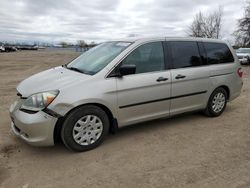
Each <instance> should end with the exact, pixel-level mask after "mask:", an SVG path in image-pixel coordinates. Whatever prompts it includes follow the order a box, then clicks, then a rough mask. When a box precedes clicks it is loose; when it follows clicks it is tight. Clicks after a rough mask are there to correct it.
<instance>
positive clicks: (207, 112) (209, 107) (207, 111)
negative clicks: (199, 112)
mask: <svg viewBox="0 0 250 188" xmlns="http://www.w3.org/2000/svg"><path fill="white" fill-rule="evenodd" d="M218 93H221V94H223V95H224V97H225V103H224V106H223V108H222V109H221V110H220V111H217V112H216V111H215V110H214V109H213V100H214V97H215V96H216V95H217V94H218ZM227 95H228V94H227V92H226V90H225V89H224V88H222V87H219V88H217V89H215V90H214V91H213V93H212V94H211V95H210V97H209V100H208V103H207V107H206V109H205V110H204V113H205V115H207V116H209V117H217V116H220V115H221V114H222V113H223V111H224V110H225V108H226V105H227V99H228V96H227Z"/></svg>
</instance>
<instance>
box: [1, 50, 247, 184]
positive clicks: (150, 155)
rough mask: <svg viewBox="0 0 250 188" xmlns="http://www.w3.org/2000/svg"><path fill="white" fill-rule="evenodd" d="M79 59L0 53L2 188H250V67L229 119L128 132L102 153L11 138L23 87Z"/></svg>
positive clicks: (173, 122) (155, 124) (174, 122)
mask: <svg viewBox="0 0 250 188" xmlns="http://www.w3.org/2000/svg"><path fill="white" fill-rule="evenodd" d="M78 55H79V53H74V52H48V51H27V52H16V53H0V94H1V98H0V187H6V188H11V187H90V186H91V187H197V188H200V187H239V188H243V187H246V188H248V187H250V99H249V96H250V66H248V67H247V66H246V67H244V71H245V75H244V87H243V90H242V93H241V96H240V97H239V98H237V99H236V100H234V101H233V102H231V103H229V104H228V106H227V109H226V110H225V112H224V114H223V115H222V116H220V117H218V118H208V117H205V116H203V115H201V114H200V113H193V114H189V115H183V116H179V117H174V118H171V119H161V120H156V121H151V122H146V123H143V124H138V125H133V126H129V127H126V128H122V129H120V130H119V132H118V133H117V134H115V135H109V136H108V138H107V139H106V140H105V142H104V143H103V144H102V145H101V146H100V147H98V148H97V149H95V150H92V151H89V152H85V153H73V152H70V151H68V150H67V149H65V147H64V146H63V145H62V144H57V145H56V146H55V147H47V148H36V147H31V146H29V145H27V144H25V143H24V142H22V141H21V140H19V139H18V138H16V137H15V136H14V135H13V134H12V133H11V132H10V119H9V115H8V108H9V106H10V104H11V102H13V101H14V100H15V98H16V91H15V87H16V85H17V84H18V83H19V82H20V81H21V80H23V79H24V78H26V77H28V76H30V75H32V74H34V73H37V72H39V71H42V70H45V69H48V68H50V67H54V66H57V65H61V64H65V63H67V62H69V61H70V60H72V59H73V58H75V57H77V56H78Z"/></svg>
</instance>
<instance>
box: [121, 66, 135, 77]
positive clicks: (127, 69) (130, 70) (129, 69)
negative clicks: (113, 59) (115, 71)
mask: <svg viewBox="0 0 250 188" xmlns="http://www.w3.org/2000/svg"><path fill="white" fill-rule="evenodd" d="M135 71H136V65H133V64H128V65H121V66H120V68H119V73H120V76H125V75H130V74H135Z"/></svg>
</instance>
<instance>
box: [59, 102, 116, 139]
mask: <svg viewBox="0 0 250 188" xmlns="http://www.w3.org/2000/svg"><path fill="white" fill-rule="evenodd" d="M86 105H93V106H97V107H99V108H101V109H102V110H103V111H104V112H105V113H106V114H107V116H108V118H109V123H110V127H109V132H110V133H115V132H116V131H117V129H118V123H117V119H116V118H115V117H114V115H113V113H112V111H111V110H110V109H109V108H108V107H107V106H105V105H103V104H100V103H86V104H81V105H79V106H76V107H74V108H72V109H71V110H69V111H68V112H67V113H66V114H65V115H64V116H63V117H59V118H58V120H57V123H56V125H55V128H54V143H57V142H58V141H60V139H61V128H62V124H63V122H64V120H65V118H66V117H67V116H68V115H69V114H70V113H71V112H72V111H73V110H75V109H77V108H80V107H83V106H86Z"/></svg>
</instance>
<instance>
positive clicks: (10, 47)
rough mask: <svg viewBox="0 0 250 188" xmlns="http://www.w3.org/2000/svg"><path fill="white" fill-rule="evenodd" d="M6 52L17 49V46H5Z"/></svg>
mask: <svg viewBox="0 0 250 188" xmlns="http://www.w3.org/2000/svg"><path fill="white" fill-rule="evenodd" d="M4 48H5V52H15V51H17V48H16V47H14V46H4Z"/></svg>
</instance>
